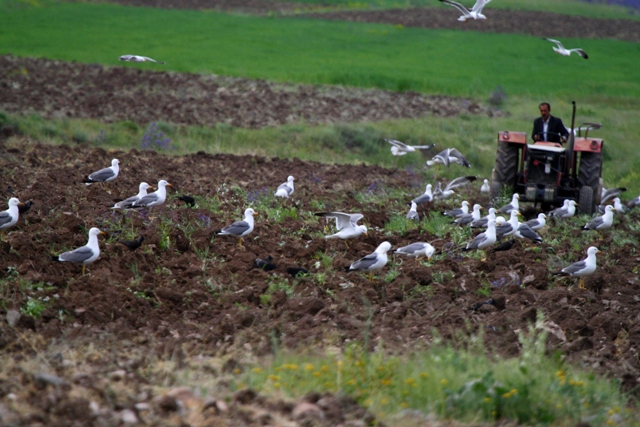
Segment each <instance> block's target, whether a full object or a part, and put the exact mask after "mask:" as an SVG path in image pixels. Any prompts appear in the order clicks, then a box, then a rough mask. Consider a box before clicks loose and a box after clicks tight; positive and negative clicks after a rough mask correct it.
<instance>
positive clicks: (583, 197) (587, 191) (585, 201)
mask: <svg viewBox="0 0 640 427" xmlns="http://www.w3.org/2000/svg"><path fill="white" fill-rule="evenodd" d="M593 196H594V194H593V188H591V187H589V186H588V185H583V186H582V187H580V195H579V196H578V197H579V199H578V206H579V208H580V212H582V213H586V214H589V215H591V214H592V213H594V212H595V211H596V206H595V198H594V197H593Z"/></svg>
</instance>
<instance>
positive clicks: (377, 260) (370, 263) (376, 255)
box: [346, 242, 391, 280]
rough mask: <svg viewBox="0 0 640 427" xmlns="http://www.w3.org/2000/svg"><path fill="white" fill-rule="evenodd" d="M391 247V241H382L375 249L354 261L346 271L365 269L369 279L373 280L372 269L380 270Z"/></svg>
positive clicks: (385, 262) (385, 263)
mask: <svg viewBox="0 0 640 427" xmlns="http://www.w3.org/2000/svg"><path fill="white" fill-rule="evenodd" d="M389 249H391V243H389V242H382V243H380V245H379V246H378V247H377V248H376V250H375V251H374V252H373V253H371V254H369V255H367V256H365V257H363V258H360V259H359V260H358V261H356V262H354V263H353V264H351V265H350V266H349V268H348V269H347V270H346V271H366V272H368V273H369V280H373V271H375V270H380V269H382V267H384V266H385V265H387V260H388V257H387V252H388V251H389Z"/></svg>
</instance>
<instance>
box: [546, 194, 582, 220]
mask: <svg viewBox="0 0 640 427" xmlns="http://www.w3.org/2000/svg"><path fill="white" fill-rule="evenodd" d="M576 205H577V203H576V201H575V200H569V199H565V200H564V204H563V205H562V207H560V208H557V209H554V210H552V211H551V212H549V216H553V217H556V218H571V217H572V216H574V215H575V214H576Z"/></svg>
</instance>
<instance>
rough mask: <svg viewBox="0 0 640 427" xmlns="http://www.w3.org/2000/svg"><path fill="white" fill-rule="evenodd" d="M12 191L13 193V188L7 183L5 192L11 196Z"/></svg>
mask: <svg viewBox="0 0 640 427" xmlns="http://www.w3.org/2000/svg"><path fill="white" fill-rule="evenodd" d="M14 193H15V190H14V189H13V187H12V186H10V185H7V194H9V195H10V196H13V194H14Z"/></svg>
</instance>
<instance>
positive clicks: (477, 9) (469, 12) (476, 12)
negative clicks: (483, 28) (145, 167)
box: [440, 0, 491, 22]
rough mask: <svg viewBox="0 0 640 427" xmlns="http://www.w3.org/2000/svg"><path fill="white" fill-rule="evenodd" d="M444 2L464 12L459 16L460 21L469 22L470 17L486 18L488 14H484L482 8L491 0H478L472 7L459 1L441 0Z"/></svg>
mask: <svg viewBox="0 0 640 427" xmlns="http://www.w3.org/2000/svg"><path fill="white" fill-rule="evenodd" d="M440 1H441V2H442V3H444V4H448V5H449V6H453V7H455V8H456V9H458V10H459V11H460V13H462V15H461V16H460V17H459V18H458V21H460V22H467V21H468V20H470V19H479V20H485V19H487V17H486V16H484V15H483V14H482V8H483V7H485V6H486V5H487V3H489V2H490V1H491V0H476V4H474V5H473V7H472V8H471V9H467V8H466V7H464V6H463V5H461V4H460V3H458V2H455V1H451V0H440Z"/></svg>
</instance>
